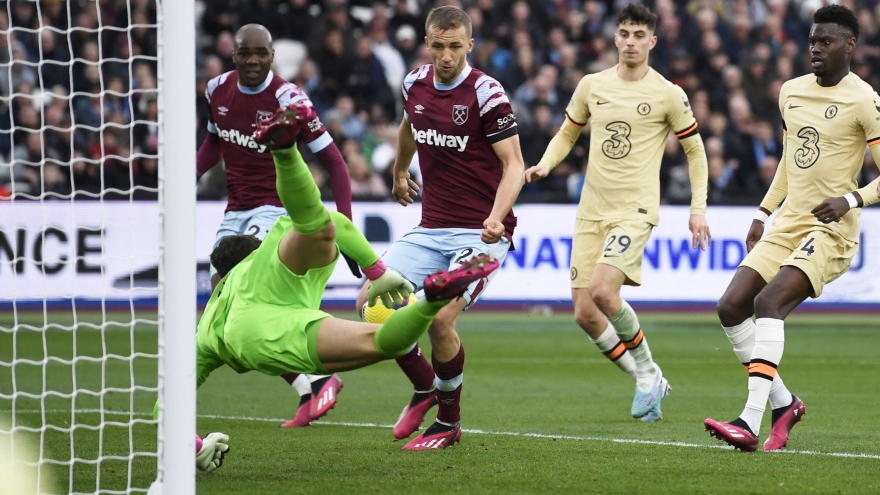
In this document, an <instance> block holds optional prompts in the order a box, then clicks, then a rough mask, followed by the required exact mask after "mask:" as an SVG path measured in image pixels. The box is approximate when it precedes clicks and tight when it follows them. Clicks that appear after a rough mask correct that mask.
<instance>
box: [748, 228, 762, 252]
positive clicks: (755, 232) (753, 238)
mask: <svg viewBox="0 0 880 495" xmlns="http://www.w3.org/2000/svg"><path fill="white" fill-rule="evenodd" d="M763 235H764V222H762V221H760V220H752V226H751V227H749V233H748V234H747V235H746V252H747V253H751V252H752V248H754V247H755V244H757V243H758V241H760V240H761V236H763Z"/></svg>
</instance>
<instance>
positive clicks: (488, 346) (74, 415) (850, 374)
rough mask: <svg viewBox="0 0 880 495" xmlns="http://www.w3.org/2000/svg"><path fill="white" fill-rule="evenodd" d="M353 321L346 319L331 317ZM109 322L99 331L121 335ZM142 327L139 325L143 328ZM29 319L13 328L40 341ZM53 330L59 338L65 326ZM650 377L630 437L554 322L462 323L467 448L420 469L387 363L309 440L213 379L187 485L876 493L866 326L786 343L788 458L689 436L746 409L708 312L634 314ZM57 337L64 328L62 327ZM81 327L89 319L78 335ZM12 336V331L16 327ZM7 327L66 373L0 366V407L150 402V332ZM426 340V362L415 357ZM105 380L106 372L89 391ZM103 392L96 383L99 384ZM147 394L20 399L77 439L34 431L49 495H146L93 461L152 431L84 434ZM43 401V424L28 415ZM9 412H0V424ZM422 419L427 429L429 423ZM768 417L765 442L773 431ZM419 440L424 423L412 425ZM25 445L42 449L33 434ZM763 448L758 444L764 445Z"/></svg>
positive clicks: (568, 324)
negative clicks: (794, 403)
mask: <svg viewBox="0 0 880 495" xmlns="http://www.w3.org/2000/svg"><path fill="white" fill-rule="evenodd" d="M347 316H349V317H353V316H354V315H353V314H350V315H347ZM126 318H129V317H120V316H119V315H118V314H114V315H112V317H111V318H109V319H113V320H117V321H118V320H123V321H127V320H126ZM149 318H150V319H152V318H154V315H149ZM43 319H44V317H43V315H42V314H27V315H25V320H26V321H27V322H28V323H30V324H34V325H37V326H42V325H43ZM48 319H49V320H50V321H52V322H60V323H61V324H68V323H69V321H68V322H65V321H64V319H65V318H64V315H54V314H50V315H49V318H48ZM641 319H642V326H643V328H644V329H645V332H646V335H647V337H648V340H649V342H650V345H651V349H652V351H653V353H654V357H655V359H656V361H657V362H658V363H659V364H660V365H661V366H662V367H663V371H664V373H665V374H666V376H667V377H668V378H669V380H670V383H671V384H672V386H673V390H672V394H671V395H670V396H669V398H668V399H667V400H665V401H664V403H663V412H664V415H665V419H664V420H663V421H660V422H659V423H655V424H643V423H641V422H639V421H638V420H634V419H632V418H630V417H629V407H630V402H631V401H632V394H633V383H632V381H631V380H630V379H629V378H628V377H626V376H625V375H623V374H622V373H621V372H620V371H618V369H617V367H616V366H614V365H612V364H611V363H609V362H608V361H607V359H606V358H604V357H603V356H602V355H601V354H600V353H599V352H598V351H597V350H596V349H595V347H594V346H593V345H592V344H590V342H589V340H588V339H587V337H586V336H585V335H584V334H583V332H581V331H580V330H579V329H578V328H577V327H576V325H575V324H574V322H573V320H572V318H571V317H570V316H569V315H567V314H566V315H556V316H550V317H547V316H536V315H529V314H525V313H515V314H510V313H508V314H497V313H478V312H475V313H472V314H465V315H464V316H463V317H462V318H461V320H460V322H459V332H460V335H461V337H462V340H463V342H464V344H465V348H466V351H467V363H466V367H465V378H466V379H465V382H464V383H465V385H464V392H463V401H462V416H463V427H464V428H465V433H464V435H463V436H462V441H461V443H460V444H458V445H456V446H454V447H452V448H449V449H446V450H443V451H435V452H403V451H402V450H401V447H402V446H403V442H399V441H394V439H393V437H392V435H391V425H392V424H393V422H394V421H395V420H396V419H397V415H398V414H399V412H400V409H401V408H402V407H403V405H404V403H405V402H406V400H408V398H409V396H410V393H411V390H410V386H409V383H408V381H407V380H406V378H405V377H404V376H403V375H402V374H401V373H400V371H399V370H398V368H397V367H396V365H395V364H394V363H393V362H386V363H380V364H378V365H375V366H372V367H370V368H366V369H363V370H357V371H352V372H347V373H343V374H342V378H343V380H344V383H345V389H344V390H343V392H342V393H341V394H340V396H339V404H338V406H337V407H336V409H334V410H333V411H331V412H330V414H328V415H327V416H326V417H325V418H324V419H323V420H322V421H318V422H316V423H315V424H313V425H312V426H311V427H308V428H300V429H290V428H289V429H281V428H279V425H280V423H281V422H282V421H283V420H286V419H290V418H291V417H292V416H293V414H294V412H295V408H296V405H297V397H296V394H295V392H294V391H293V390H292V389H291V388H290V387H288V386H287V385H286V384H285V383H284V382H283V381H282V380H281V379H280V378H273V377H268V376H264V375H260V374H256V373H249V374H245V375H237V374H235V373H234V372H232V371H230V370H229V369H221V370H218V371H217V372H215V373H214V374H213V375H212V376H211V377H210V378H209V379H208V381H207V382H206V384H205V385H204V386H203V387H202V389H201V390H200V391H199V397H198V411H199V420H198V431H199V432H200V433H201V434H203V435H204V434H206V433H208V432H211V431H223V432H225V433H227V434H229V435H230V436H231V438H232V439H231V447H232V451H231V453H230V455H229V456H228V457H227V460H226V462H225V463H224V465H223V467H222V468H221V469H220V470H218V471H217V472H216V473H213V474H208V475H206V474H203V473H198V480H197V486H198V493H200V494H242V495H244V494H247V495H262V494H266V495H268V494H273V495H274V494H277V493H285V494H289V493H306V494H347V493H351V494H359V493H382V494H384V493H406V494H429V493H436V494H448V493H492V494H497V493H566V494H567V493H603V494H610V493H621V494H655V493H670V494H688V493H694V494H723V493H729V494H740V493H755V494H768V493H769V494H775V493H785V494H803V493H829V494H831V493H833V494H863V493H880V430H878V428H877V425H878V411H880V394H878V392H880V389H878V386H877V382H876V381H875V380H876V377H877V376H880V352H878V349H880V331H878V330H880V329H878V325H877V323H876V321H877V320H876V317H857V316H841V315H836V316H831V315H829V316H813V315H811V316H795V317H792V318H791V319H790V320H789V322H788V324H787V325H786V330H787V331H786V336H787V341H786V348H785V357H784V358H783V360H782V364H781V366H780V373H781V375H782V376H783V378H784V380H785V381H786V383H787V384H788V386H789V388H791V390H792V391H793V392H794V393H796V394H798V395H799V396H800V397H801V398H802V399H803V400H804V402H805V403H806V405H807V415H806V417H805V418H804V420H803V421H802V422H801V423H800V424H799V425H798V426H797V427H796V428H795V430H794V431H793V434H792V439H791V441H790V442H789V450H788V451H785V452H778V453H764V452H760V451H759V452H757V453H755V454H742V453H739V452H735V451H733V450H731V449H729V448H726V447H721V446H720V444H719V443H718V442H717V441H716V440H714V439H712V438H710V437H709V436H708V435H707V434H706V433H705V432H704V431H703V425H702V422H703V419H705V418H706V417H714V418H716V419H722V420H728V419H732V418H734V417H735V416H736V415H737V414H739V412H740V411H741V409H742V406H743V404H744V402H745V398H746V395H747V389H746V385H747V384H746V373H745V371H744V370H743V368H742V366H740V365H739V364H738V363H737V361H736V358H735V357H734V355H733V352H732V351H731V349H730V345H729V343H728V342H727V339H726V338H725V337H724V334H723V332H722V331H721V329H720V327H719V326H718V324H717V319H716V318H715V317H714V316H713V315H711V314H705V315H647V314H646V315H643V316H642V318H641ZM68 320H69V317H68ZM91 321H97V320H95V319H94V318H91ZM19 322H20V323H21V322H23V320H20V321H19ZM11 325H12V316H11V315H9V314H6V315H0V327H2V328H3V329H4V330H7V331H3V332H0V362H5V363H8V362H9V361H10V360H11V358H12V355H13V350H14V351H15V357H16V358H17V359H19V360H21V359H32V360H41V359H43V355H44V348H46V349H48V354H50V355H54V356H59V357H61V358H62V359H66V360H70V359H71V358H72V357H74V353H73V349H74V346H75V348H76V356H77V360H76V365H75V366H71V365H69V364H62V363H54V362H53V363H50V364H48V365H46V366H45V370H44V367H43V366H41V365H30V364H27V363H25V362H20V363H19V364H18V365H17V366H16V367H15V369H14V373H15V383H14V384H13V378H12V373H13V370H12V369H11V368H10V367H9V366H8V365H7V366H0V394H5V395H9V394H11V393H12V391H13V387H14V388H15V390H17V391H19V392H28V393H34V394H40V392H41V391H42V390H43V377H44V376H45V381H46V389H49V390H56V391H59V392H61V393H62V394H63V393H70V392H71V391H72V390H73V389H74V386H75V387H77V389H79V390H83V389H86V390H94V391H100V390H101V388H102V386H103V387H104V388H107V387H111V388H112V387H116V388H120V389H127V388H129V387H130V386H131V385H132V383H134V385H137V386H142V387H147V388H149V387H155V384H156V361H155V359H152V358H147V357H136V358H134V359H133V360H131V362H129V361H128V360H121V359H111V360H108V361H107V362H106V363H102V362H100V361H92V360H90V359H88V356H100V355H102V353H103V352H105V351H104V349H106V352H110V353H115V354H119V355H123V356H129V355H131V354H132V352H134V353H148V354H149V353H155V351H156V328H155V327H154V326H151V325H149V324H139V325H137V327H136V330H135V331H134V332H133V335H134V338H133V339H132V338H130V332H129V329H128V326H127V325H126V326H122V327H108V328H107V329H106V330H105V331H104V332H103V335H104V337H103V338H102V336H101V335H102V333H101V331H100V330H95V329H89V328H86V327H83V326H81V327H80V328H79V330H77V332H75V334H76V336H75V338H74V333H73V332H70V331H66V330H60V329H59V330H51V331H49V332H45V333H43V332H38V331H31V330H23V331H20V332H19V333H18V334H17V336H16V337H15V339H13V337H12V334H11V333H9V332H8V329H9V327H11ZM427 345H428V343H427V339H425V341H424V342H423V346H424V347H427ZM102 371H103V373H102ZM102 376H103V377H104V381H103V382H102ZM154 397H155V394H154V393H151V392H148V391H137V392H135V393H133V394H132V393H128V392H123V391H110V392H107V393H105V394H103V395H102V394H89V393H85V394H79V395H78V396H77V398H76V399H75V408H76V410H77V412H72V411H71V409H72V405H73V404H74V400H72V399H71V398H67V397H63V396H48V397H44V398H43V399H42V400H40V399H28V398H19V399H18V400H16V404H15V409H16V411H15V420H16V422H17V424H19V425H26V426H31V427H39V426H40V425H42V424H43V423H42V422H43V419H42V418H43V416H42V415H41V413H39V412H34V411H39V410H40V409H41V407H43V408H45V410H46V411H48V412H46V413H45V421H46V423H47V424H52V425H58V426H61V427H68V426H69V425H70V424H71V422H73V423H75V424H77V425H79V427H78V428H77V430H76V433H75V435H74V442H73V445H71V441H70V435H69V434H68V433H67V432H59V431H55V430H53V429H48V430H46V432H45V433H44V435H43V449H44V451H45V455H46V456H47V457H51V458H54V459H57V460H59V461H60V462H62V463H64V462H67V461H69V460H70V459H71V452H73V453H74V454H73V455H74V456H75V457H76V458H77V459H80V460H85V461H87V462H81V461H77V462H75V463H73V466H72V467H71V466H69V465H67V464H57V465H48V466H46V467H45V468H44V469H45V470H46V471H50V472H51V474H52V476H53V477H54V478H55V480H56V485H57V488H56V491H55V493H67V492H68V491H69V487H70V486H71V477H72V478H73V481H72V486H73V491H75V492H83V493H92V492H96V491H98V490H99V489H101V490H121V491H123V492H124V490H126V488H127V486H128V484H127V481H126V480H127V478H128V472H129V470H131V478H132V482H131V486H133V487H136V488H145V487H147V486H149V483H150V481H151V480H152V479H154V477H155V469H156V468H155V464H156V463H155V458H154V457H137V458H135V460H134V461H133V462H131V463H129V462H128V460H126V459H119V460H106V461H104V462H100V463H95V462H94V459H96V458H97V457H98V455H103V456H125V455H127V454H128V452H129V446H130V445H132V446H134V449H135V450H143V451H155V444H156V438H155V426H153V425H152V424H148V423H145V424H136V425H135V426H134V427H131V428H129V427H128V426H109V427H108V428H107V429H105V430H104V431H103V433H102V432H100V431H97V430H94V429H92V428H91V427H92V426H94V425H97V424H99V423H100V420H101V414H100V413H97V412H89V411H94V410H100V409H103V410H104V411H105V413H104V420H105V421H111V422H112V421H127V420H128V418H129V414H128V413H127V412H128V411H131V410H132V408H133V411H134V412H135V413H136V414H134V415H133V417H134V418H136V419H141V420H147V419H149V412H150V410H151V408H152V403H153V400H154ZM41 403H42V406H41ZM11 408H12V402H11V401H10V400H8V399H0V415H7V416H8V415H9V413H10V412H12V411H11ZM435 411H436V410H432V411H431V412H429V414H428V419H429V420H430V419H433V417H434V414H435ZM769 416H770V415H769V413H768V414H766V415H765V423H764V426H763V429H762V433H763V434H764V435H766V433H767V431H768V430H769ZM426 423H427V421H426ZM32 438H37V439H38V438H39V435H38V434H36V435H32ZM762 441H763V438H762ZM0 492H2V489H0Z"/></svg>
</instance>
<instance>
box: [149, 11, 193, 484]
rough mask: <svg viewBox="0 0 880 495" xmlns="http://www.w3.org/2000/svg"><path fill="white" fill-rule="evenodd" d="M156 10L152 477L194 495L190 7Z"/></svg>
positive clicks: (191, 34)
mask: <svg viewBox="0 0 880 495" xmlns="http://www.w3.org/2000/svg"><path fill="white" fill-rule="evenodd" d="M160 4H161V9H159V12H160V14H159V32H160V37H159V39H160V42H159V45H160V46H159V51H158V53H159V88H160V92H159V98H160V113H159V121H160V127H161V129H162V132H161V137H160V146H159V170H160V172H159V174H160V175H159V202H160V217H161V219H162V235H161V241H160V253H161V256H162V259H161V260H160V263H159V287H160V288H161V289H160V294H159V367H160V369H159V413H160V414H159V466H158V469H159V477H158V480H157V482H158V483H159V484H161V487H162V491H161V493H162V494H163V495H171V494H183V495H194V494H195V446H196V443H195V434H196V431H195V430H196V399H195V397H196V376H195V375H196V357H195V356H196V352H195V351H196V347H195V331H194V330H195V324H196V248H195V230H196V229H195V227H196V204H195V203H196V201H195V200H196V198H195V195H196V191H195V183H194V181H195V177H196V159H195V158H196V157H195V150H196V137H195V130H196V125H195V122H196V104H195V98H194V88H195V87H196V76H195V67H196V61H195V39H196V33H195V6H194V2H192V1H187V0H161V2H160Z"/></svg>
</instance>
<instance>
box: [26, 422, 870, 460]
mask: <svg viewBox="0 0 880 495" xmlns="http://www.w3.org/2000/svg"><path fill="white" fill-rule="evenodd" d="M41 412H43V411H40V410H27V411H16V414H40V413H41ZM69 412H70V411H69V410H51V411H46V414H51V413H69ZM76 412H77V413H79V414H83V413H96V414H97V413H100V412H101V411H100V410H99V409H77V410H76ZM104 414H109V415H120V416H152V415H153V414H152V413H141V412H136V413H129V412H125V411H104ZM199 417H200V418H205V419H225V420H230V421H258V422H262V423H283V422H285V421H287V419H289V418H258V417H255V416H223V415H219V414H199ZM313 424H318V425H327V426H350V427H354V428H386V429H389V430H390V429H392V428H394V425H383V424H379V423H351V422H346V421H314V422H313ZM462 431H463V432H465V433H472V434H475V435H499V436H507V437H526V438H545V439H556V440H580V441H587V442H610V443H631V444H638V445H659V446H663V447H685V448H696V449H724V450H731V449H732V447H730V446H727V445H711V444H710V445H706V444H701V443H687V442H666V441H663V440H638V439H634V438H608V437H591V436H577V435H552V434H547V433H528V432H518V431H489V430H479V429H471V428H462ZM776 453H779V454H800V455H816V456H825V457H843V458H847V459H875V460H880V454H852V453H849V452H819V451H816V450H796V449H787V450H778V451H776Z"/></svg>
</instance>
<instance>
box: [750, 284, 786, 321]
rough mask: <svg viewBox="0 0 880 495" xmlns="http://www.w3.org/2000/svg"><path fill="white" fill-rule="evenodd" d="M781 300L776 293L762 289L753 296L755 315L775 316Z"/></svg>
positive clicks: (759, 316)
mask: <svg viewBox="0 0 880 495" xmlns="http://www.w3.org/2000/svg"><path fill="white" fill-rule="evenodd" d="M780 304H781V301H780V300H779V298H778V297H777V296H776V294H773V293H771V291H768V290H762V291H761V292H759V293H758V295H757V296H755V315H757V316H758V318H762V317H770V318H775V317H776V316H775V315H776V314H777V313H778V312H779V306H780Z"/></svg>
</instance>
